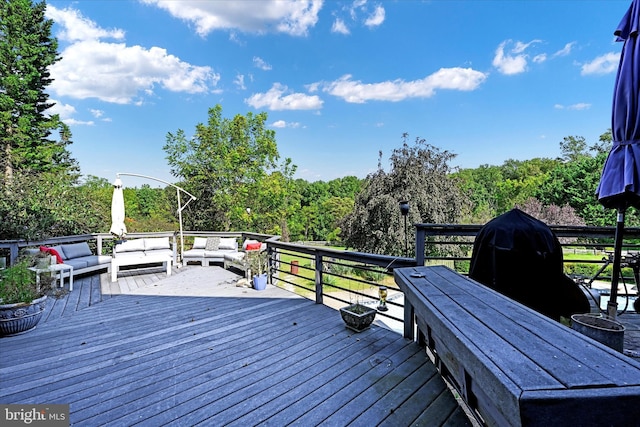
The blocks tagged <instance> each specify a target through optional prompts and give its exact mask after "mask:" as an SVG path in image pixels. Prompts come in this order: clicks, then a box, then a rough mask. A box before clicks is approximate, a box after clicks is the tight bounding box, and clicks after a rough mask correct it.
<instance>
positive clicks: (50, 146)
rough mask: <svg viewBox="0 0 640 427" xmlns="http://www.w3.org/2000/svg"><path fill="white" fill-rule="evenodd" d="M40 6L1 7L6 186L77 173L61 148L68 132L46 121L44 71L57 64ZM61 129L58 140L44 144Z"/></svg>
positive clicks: (17, 2)
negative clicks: (16, 179)
mask: <svg viewBox="0 0 640 427" xmlns="http://www.w3.org/2000/svg"><path fill="white" fill-rule="evenodd" d="M45 9H46V4H45V2H41V3H37V4H34V3H33V2H32V1H31V0H2V1H0V129H1V130H0V148H1V149H2V156H0V159H1V160H0V162H1V165H0V166H1V167H2V171H3V175H4V178H5V183H8V184H10V183H11V180H12V177H13V174H14V172H16V171H19V170H21V171H28V172H29V173H33V172H36V173H37V172H52V171H56V170H69V169H74V170H75V169H76V168H77V166H76V164H75V162H74V161H73V160H72V159H71V158H70V157H69V154H68V152H67V151H66V146H67V145H68V144H70V143H71V140H70V131H69V129H68V127H66V126H65V125H64V124H62V123H61V122H60V118H59V117H58V116H57V115H51V116H49V115H47V114H46V110H47V109H48V108H50V107H51V106H52V105H53V103H51V102H50V101H49V95H48V94H47V93H46V92H45V89H46V87H47V86H48V85H49V84H50V83H51V82H52V79H51V76H50V73H49V67H50V66H51V65H52V64H54V63H55V62H56V61H58V60H59V57H58V55H57V49H58V42H57V40H56V39H55V38H54V37H52V36H51V26H52V24H53V21H51V20H49V19H46V18H45V16H44V13H45ZM56 128H59V129H60V140H59V141H53V140H50V139H49V136H50V135H51V133H52V131H53V130H54V129H56Z"/></svg>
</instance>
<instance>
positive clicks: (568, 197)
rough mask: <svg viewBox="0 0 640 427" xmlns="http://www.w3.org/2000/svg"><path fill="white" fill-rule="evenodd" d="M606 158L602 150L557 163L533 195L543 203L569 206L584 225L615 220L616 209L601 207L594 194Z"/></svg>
mask: <svg viewBox="0 0 640 427" xmlns="http://www.w3.org/2000/svg"><path fill="white" fill-rule="evenodd" d="M605 159H606V154H605V153H601V154H598V155H597V156H595V157H590V156H582V157H581V158H579V159H577V160H575V161H571V162H567V163H563V164H560V165H558V166H557V167H556V168H555V169H554V170H553V171H551V173H550V174H549V177H548V179H547V180H546V181H545V182H544V183H543V184H542V185H540V187H539V188H538V190H537V191H536V193H535V194H534V197H535V198H536V199H538V200H539V201H540V202H542V204H544V205H557V206H564V205H568V206H571V207H572V208H573V209H574V210H575V212H576V214H577V215H578V216H580V217H581V218H583V219H584V221H585V222H586V224H587V225H598V226H607V225H612V224H615V212H614V211H613V210H605V209H603V208H602V206H601V205H600V204H599V203H598V200H597V199H596V196H595V194H596V189H597V188H598V183H599V182H600V176H601V172H602V167H603V166H604V161H605Z"/></svg>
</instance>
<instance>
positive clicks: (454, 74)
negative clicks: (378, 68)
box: [321, 68, 487, 103]
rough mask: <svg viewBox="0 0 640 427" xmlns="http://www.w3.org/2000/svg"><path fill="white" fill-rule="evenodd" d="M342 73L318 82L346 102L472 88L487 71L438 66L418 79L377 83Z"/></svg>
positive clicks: (480, 80) (427, 95)
mask: <svg viewBox="0 0 640 427" xmlns="http://www.w3.org/2000/svg"><path fill="white" fill-rule="evenodd" d="M351 77H352V76H351V75H345V76H342V77H341V78H339V79H338V80H335V81H333V82H329V83H323V84H321V86H322V88H323V90H324V91H325V92H327V93H329V94H331V95H334V96H337V97H339V98H342V99H344V100H345V101H347V102H353V103H364V102H367V101H392V102H397V101H402V100H404V99H407V98H429V97H431V96H433V95H434V94H435V92H436V90H438V89H450V90H461V91H470V90H475V89H476V88H478V86H480V85H481V84H482V83H483V82H484V81H485V80H486V78H487V75H486V74H484V73H481V72H480V71H476V70H473V69H471V68H441V69H440V70H438V71H436V72H435V73H433V74H431V75H429V76H427V77H425V78H424V79H420V80H413V81H409V82H407V81H404V80H401V79H397V80H393V81H385V82H380V83H362V82H361V81H355V80H352V78H351Z"/></svg>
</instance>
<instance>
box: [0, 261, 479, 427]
mask: <svg viewBox="0 0 640 427" xmlns="http://www.w3.org/2000/svg"><path fill="white" fill-rule="evenodd" d="M160 271H161V269H156V270H150V271H148V272H146V274H142V275H140V274H138V275H134V274H133V273H131V274H129V273H125V274H123V275H122V276H123V277H121V278H119V280H118V282H117V283H114V284H113V286H112V285H111V284H110V283H109V282H108V280H109V279H108V277H107V275H106V274H102V275H93V276H87V277H84V278H79V279H76V281H75V283H74V291H73V292H72V293H70V294H68V295H66V296H64V297H63V298H60V299H57V300H55V301H50V303H49V306H48V308H47V317H46V318H44V319H43V320H42V321H41V323H40V324H39V325H38V327H37V328H36V329H35V330H33V331H30V332H28V333H26V334H23V335H18V336H15V337H7V338H2V339H0V346H1V349H0V352H1V354H2V356H1V357H0V381H1V383H0V402H2V403H24V404H27V403H51V404H53V403H64V404H70V408H71V416H70V418H71V419H70V421H71V424H72V425H79V426H97V425H122V426H125V425H126V426H128V425H148V426H158V425H179V426H190V425H216V426H218V425H242V426H249V425H274V426H283V425H299V426H311V425H320V424H322V425H328V426H346V425H354V426H357V425H367V426H370V425H389V426H408V425H426V426H441V425H442V426H444V425H446V426H460V425H471V422H470V421H469V419H468V418H467V417H466V415H465V414H464V412H463V411H462V409H461V408H460V407H459V406H458V404H457V402H456V400H455V399H454V397H453V395H452V394H451V392H450V391H449V389H448V388H447V387H446V385H445V383H444V382H443V380H442V379H441V377H440V376H439V375H438V373H437V371H436V369H435V367H434V365H433V364H432V363H431V362H430V361H429V360H428V358H427V356H426V355H425V354H424V352H423V351H421V350H420V348H419V347H418V346H417V345H416V344H414V343H412V342H410V341H408V340H406V339H404V338H402V336H401V335H400V334H398V333H396V332H393V331H390V330H388V329H385V328H383V327H379V326H375V325H374V326H372V327H371V328H370V329H369V330H368V331H365V332H363V333H361V334H353V333H351V332H349V331H348V330H347V329H345V327H344V325H343V323H342V321H341V319H340V316H339V314H338V313H337V312H336V311H335V310H333V309H331V308H329V307H326V306H323V305H317V304H315V303H313V302H312V301H309V300H307V299H304V298H300V297H297V296H295V295H293V294H291V293H289V292H287V291H284V290H281V289H278V288H275V287H272V286H269V287H268V289H267V290H266V291H262V292H258V291H255V290H253V289H247V288H239V287H236V286H235V279H236V278H234V277H233V276H232V277H231V278H230V277H229V275H228V274H229V272H226V271H224V270H222V269H219V268H216V267H210V268H202V267H187V268H183V269H181V270H179V271H177V270H176V271H175V273H176V274H174V275H172V276H171V277H170V278H166V279H165V277H164V274H162V273H160ZM220 271H222V272H224V277H223V278H222V280H221V279H220V278H219V277H218V278H217V279H216V276H217V275H218V274H219V273H220ZM208 274H210V275H211V278H210V279H203V278H204V277H207V276H206V275H208ZM182 290H185V292H182Z"/></svg>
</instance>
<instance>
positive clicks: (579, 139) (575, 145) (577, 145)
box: [560, 136, 589, 162]
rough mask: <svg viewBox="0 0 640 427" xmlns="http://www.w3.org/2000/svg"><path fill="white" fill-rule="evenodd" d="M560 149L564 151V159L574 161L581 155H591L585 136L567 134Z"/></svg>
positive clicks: (561, 142)
mask: <svg viewBox="0 0 640 427" xmlns="http://www.w3.org/2000/svg"><path fill="white" fill-rule="evenodd" d="M560 151H561V152H562V159H563V160H565V161H567V162H573V161H576V160H578V159H579V158H580V157H584V156H589V151H588V150H587V141H586V140H585V139H584V137H583V136H565V137H564V138H563V140H562V141H560Z"/></svg>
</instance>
